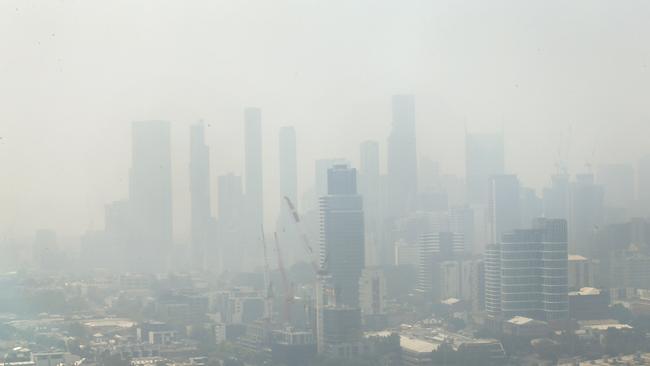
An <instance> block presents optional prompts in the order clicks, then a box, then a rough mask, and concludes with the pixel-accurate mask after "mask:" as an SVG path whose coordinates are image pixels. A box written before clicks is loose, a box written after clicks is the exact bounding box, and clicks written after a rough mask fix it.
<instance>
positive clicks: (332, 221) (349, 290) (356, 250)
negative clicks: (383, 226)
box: [320, 165, 365, 307]
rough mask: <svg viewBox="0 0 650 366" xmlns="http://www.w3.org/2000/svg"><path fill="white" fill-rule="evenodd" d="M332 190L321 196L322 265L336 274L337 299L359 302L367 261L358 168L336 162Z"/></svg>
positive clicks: (331, 176) (341, 302)
mask: <svg viewBox="0 0 650 366" xmlns="http://www.w3.org/2000/svg"><path fill="white" fill-rule="evenodd" d="M327 178H328V179H327V186H328V194H327V196H323V197H321V199H320V207H321V266H322V267H324V268H325V269H326V270H327V271H328V272H329V274H330V275H331V276H332V284H333V286H334V289H335V291H336V303H337V304H338V305H346V306H351V307H358V306H359V278H360V277H361V271H363V268H364V264H365V258H364V257H365V254H364V227H363V220H364V219H363V202H362V199H361V196H360V195H358V194H357V171H356V169H353V168H349V167H348V166H346V165H335V166H334V167H333V168H331V169H330V170H329V171H328V177H327Z"/></svg>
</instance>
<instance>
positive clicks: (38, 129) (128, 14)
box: [0, 0, 650, 239]
mask: <svg viewBox="0 0 650 366" xmlns="http://www.w3.org/2000/svg"><path fill="white" fill-rule="evenodd" d="M648 19H650V2H647V1H640V0H639V1H633V0H630V1H614V0H612V1H598V0H595V1H594V0H588V1H587V0H585V1H565V0H564V1H541V0H540V1H517V0H512V1H498V0H494V1H485V0H477V1H431V0H428V1H408V0H404V1H398V0H391V1H388V0H360V1H349V0H347V1H339V0H331V1H314V0H295V1H286V0H273V1H268V0H260V1H198V0H197V1H162V0H155V1H119V0H117V1H101V2H100V1H83V0H79V1H69V0H57V1H27V0H20V1H11V0H5V1H2V2H1V3H0V47H2V48H1V51H0V100H1V101H2V103H1V104H0V136H2V139H1V140H0V237H21V236H29V235H31V233H32V231H33V230H34V229H36V228H53V229H56V230H57V231H59V232H61V233H62V234H63V235H72V236H76V235H79V234H80V233H82V232H83V231H84V230H85V229H88V228H99V227H102V225H103V206H104V204H105V203H107V202H109V201H112V200H116V199H121V198H124V197H126V195H127V188H128V168H129V162H130V123H131V121H133V120H140V119H166V120H170V121H172V123H173V127H172V133H173V141H172V142H173V146H172V149H173V152H174V167H173V169H174V175H175V177H174V187H173V189H174V194H175V197H174V208H175V231H176V233H175V234H176V237H177V238H180V239H184V238H186V237H187V235H188V234H187V233H188V228H187V227H188V221H189V215H188V212H189V203H188V197H189V192H188V168H187V166H188V158H189V152H188V149H189V147H188V141H189V132H188V125H189V124H190V123H192V122H195V121H196V120H198V119H200V118H202V119H204V120H205V121H206V123H207V124H208V128H207V129H206V133H207V142H208V144H209V146H210V149H211V159H212V160H211V168H212V176H213V179H212V181H213V185H215V186H214V187H213V192H215V194H213V196H214V197H215V199H216V176H217V175H218V174H223V173H226V172H230V171H233V172H235V173H237V174H241V173H242V172H243V164H242V160H243V144H242V139H243V108H244V107H246V106H258V107H261V108H262V111H263V112H262V113H263V117H262V118H263V129H264V132H265V136H264V143H265V146H264V151H265V154H266V156H265V164H266V167H265V178H266V187H265V198H266V207H267V212H266V216H267V220H269V221H270V220H272V218H274V217H275V214H276V211H277V198H276V197H277V191H278V182H277V180H278V179H277V174H276V170H277V169H276V166H277V159H278V157H277V131H278V128H279V127H280V126H283V125H287V124H291V125H294V126H296V133H297V140H298V151H299V154H300V155H299V158H298V164H299V170H300V171H299V179H300V182H299V186H300V187H299V188H300V190H301V191H302V190H304V189H305V188H307V186H308V185H311V183H312V180H313V160H314V159H316V158H323V157H334V156H344V157H348V158H350V159H351V160H352V161H353V162H355V164H356V162H357V161H358V144H359V143H360V142H361V141H363V140H366V139H377V140H379V141H380V142H381V144H382V145H381V146H382V159H383V158H385V139H386V136H387V135H388V132H389V125H390V96H391V94H396V93H413V94H415V95H416V108H417V112H416V113H417V128H418V144H419V146H418V150H419V155H420V156H424V155H427V156H430V157H432V158H434V159H436V160H439V161H441V167H442V169H443V171H444V172H449V173H455V174H462V173H463V159H464V152H463V151H464V146H463V133H464V126H465V125H467V126H468V128H469V130H470V131H498V130H500V129H501V128H502V127H503V128H504V130H505V136H506V164H507V169H508V171H510V172H515V173H518V174H519V175H520V177H521V179H522V181H523V182H524V183H525V184H527V185H530V186H533V187H536V188H539V187H541V186H542V185H543V184H545V183H546V180H547V177H548V175H549V174H550V173H552V172H553V171H554V162H555V160H556V158H557V155H558V154H557V152H558V149H560V150H567V151H568V153H566V155H567V157H568V159H569V168H570V171H571V172H572V173H575V172H580V171H583V170H584V164H585V162H587V161H589V162H591V163H593V164H598V163H601V162H602V163H611V162H629V163H636V160H637V158H638V157H639V156H640V155H642V154H644V153H650V146H649V144H648V139H649V136H650V125H649V123H648V122H650V104H649V101H650V22H648ZM569 126H570V127H569ZM565 146H569V148H568V149H567V148H566V147H565ZM564 154H565V153H562V155H564ZM215 207H216V202H215V204H213V213H214V214H215V215H216V209H215Z"/></svg>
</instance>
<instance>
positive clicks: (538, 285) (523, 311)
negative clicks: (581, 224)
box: [485, 219, 569, 320]
mask: <svg viewBox="0 0 650 366" xmlns="http://www.w3.org/2000/svg"><path fill="white" fill-rule="evenodd" d="M567 250H568V245H567V224H566V221H565V220H561V219H538V220H536V221H535V223H534V224H533V228H532V229H526V230H514V231H511V232H507V233H504V235H503V239H502V241H501V243H499V244H496V245H491V246H488V250H487V251H486V257H485V266H486V267H485V270H486V273H485V281H486V289H485V296H486V298H485V303H486V310H487V311H488V314H491V315H501V316H503V317H504V318H505V319H510V318H512V317H514V316H524V317H529V318H534V319H539V320H557V319H566V318H567V317H568V315H569V306H568V251H567Z"/></svg>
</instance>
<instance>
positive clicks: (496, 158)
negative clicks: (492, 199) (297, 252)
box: [465, 133, 505, 205]
mask: <svg viewBox="0 0 650 366" xmlns="http://www.w3.org/2000/svg"><path fill="white" fill-rule="evenodd" d="M504 166H505V163H504V151H503V135H502V134H469V133H468V134H465V179H466V180H467V201H468V202H469V203H470V204H481V205H485V204H486V203H487V202H488V197H489V194H488V191H489V180H490V177H491V176H493V175H502V174H504V171H505V168H504Z"/></svg>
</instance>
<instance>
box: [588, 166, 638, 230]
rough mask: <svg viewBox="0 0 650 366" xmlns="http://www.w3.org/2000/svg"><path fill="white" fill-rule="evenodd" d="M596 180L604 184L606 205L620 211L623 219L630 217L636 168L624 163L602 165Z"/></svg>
mask: <svg viewBox="0 0 650 366" xmlns="http://www.w3.org/2000/svg"><path fill="white" fill-rule="evenodd" d="M596 181H597V183H598V184H600V185H602V186H603V189H604V192H605V197H604V202H605V206H606V207H608V208H611V209H616V210H618V211H620V212H621V214H622V217H620V218H621V219H622V220H626V219H628V218H629V214H630V213H631V211H630V209H631V208H632V205H633V203H634V168H633V167H632V166H630V165H624V164H605V165H601V166H599V167H598V171H597V174H596ZM622 220H621V221H622ZM617 221H618V220H617Z"/></svg>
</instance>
